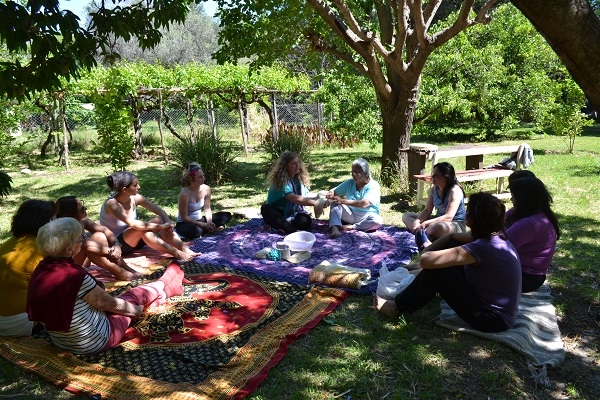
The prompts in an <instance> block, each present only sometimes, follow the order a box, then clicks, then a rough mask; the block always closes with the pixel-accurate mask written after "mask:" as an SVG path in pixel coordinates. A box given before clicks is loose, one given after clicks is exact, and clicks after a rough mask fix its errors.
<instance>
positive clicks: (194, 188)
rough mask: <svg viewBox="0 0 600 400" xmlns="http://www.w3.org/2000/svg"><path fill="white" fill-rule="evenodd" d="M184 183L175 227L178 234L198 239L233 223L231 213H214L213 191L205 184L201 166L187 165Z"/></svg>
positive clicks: (180, 193)
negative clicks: (211, 205) (211, 198)
mask: <svg viewBox="0 0 600 400" xmlns="http://www.w3.org/2000/svg"><path fill="white" fill-rule="evenodd" d="M183 182H184V187H183V189H181V192H179V200H178V206H179V215H178V216H177V225H175V230H176V231H177V233H179V234H180V235H181V236H183V237H185V238H186V239H196V238H199V237H201V236H203V235H204V234H206V233H211V232H215V231H218V230H220V229H223V225H225V224H226V223H228V222H229V221H231V213H230V212H227V211H220V212H216V213H213V212H212V209H211V207H210V197H211V189H210V186H208V185H207V184H205V183H204V172H203V171H202V167H201V166H200V164H198V163H190V164H188V165H186V167H185V170H184V171H183ZM202 210H204V216H202Z"/></svg>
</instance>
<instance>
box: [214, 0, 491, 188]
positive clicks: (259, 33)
mask: <svg viewBox="0 0 600 400" xmlns="http://www.w3.org/2000/svg"><path fill="white" fill-rule="evenodd" d="M218 3H219V6H220V9H219V12H218V14H217V15H218V16H219V18H220V20H221V28H222V31H221V35H220V44H221V46H222V47H221V49H220V50H219V51H217V53H216V57H217V60H218V61H219V62H225V61H236V60H237V58H239V57H247V58H250V59H252V60H253V63H254V64H256V65H260V64H262V63H269V62H272V61H274V60H276V59H280V58H281V57H283V56H284V55H286V54H289V53H290V50H291V49H292V48H294V47H296V46H298V45H303V46H305V47H306V48H309V49H311V50H313V51H315V52H320V53H324V54H327V55H328V56H330V57H332V58H333V59H335V60H339V61H341V62H343V63H346V64H348V65H350V66H352V67H353V68H354V69H356V70H357V71H359V72H360V73H361V74H363V75H364V76H365V77H366V78H367V79H368V80H369V81H370V82H371V85H372V87H373V89H374V91H375V95H376V99H377V103H378V105H379V107H380V111H381V119H382V142H383V154H382V172H383V174H382V180H383V181H384V183H391V181H392V180H393V179H394V176H399V177H406V171H404V168H405V166H406V153H403V152H402V150H403V149H406V148H407V147H408V145H409V143H410V133H411V131H412V126H413V118H414V112H415V108H416V104H417V99H418V94H419V89H420V84H421V73H422V71H423V68H424V66H425V64H426V62H427V60H428V58H429V56H430V55H431V54H432V53H433V52H434V51H435V50H436V49H438V48H439V47H441V46H443V45H444V44H446V43H447V42H448V41H450V40H451V39H452V38H453V37H455V36H456V35H457V34H459V33H460V32H461V31H463V30H464V29H467V28H469V27H472V26H475V25H478V24H486V23H488V22H489V17H488V11H489V10H490V9H491V8H492V7H493V6H494V5H495V4H496V3H497V0H487V1H482V2H477V4H476V2H475V0H463V1H462V2H461V3H460V5H459V11H458V12H457V13H455V14H453V15H452V17H450V18H451V20H450V21H449V23H448V24H447V25H446V26H440V25H435V24H434V22H435V21H436V20H437V19H438V18H439V17H438V16H437V13H438V11H440V5H441V4H442V0H435V1H429V2H427V3H423V2H421V1H410V0H397V1H383V0H374V1H369V0H366V1H357V2H356V1H344V0H333V1H327V2H326V1H323V0H307V1H306V2H305V1H299V0H273V1H270V2H256V1H252V0H238V1H235V2H230V1H227V0H218Z"/></svg>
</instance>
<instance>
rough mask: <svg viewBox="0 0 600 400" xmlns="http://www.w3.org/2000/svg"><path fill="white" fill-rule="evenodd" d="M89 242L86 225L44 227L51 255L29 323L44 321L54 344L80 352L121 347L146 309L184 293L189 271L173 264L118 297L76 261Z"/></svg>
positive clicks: (32, 290) (41, 243)
mask: <svg viewBox="0 0 600 400" xmlns="http://www.w3.org/2000/svg"><path fill="white" fill-rule="evenodd" d="M84 240H85V238H84V237H83V228H82V226H81V223H80V222H79V221H77V220H76V219H73V218H58V219H56V220H54V221H52V222H50V223H48V224H46V225H44V226H43V227H42V228H40V231H39V233H38V237H37V244H38V247H39V249H40V251H41V252H42V254H44V256H45V257H44V259H43V260H42V261H41V262H40V263H39V265H38V266H37V268H36V269H35V271H34V273H33V275H32V276H31V281H30V284H29V293H28V296H27V314H28V316H29V319H31V320H32V321H37V322H42V323H44V325H45V327H46V331H47V332H48V334H49V335H50V338H51V340H52V343H53V344H54V345H55V346H57V347H60V348H62V349H65V350H68V351H71V352H73V353H75V354H93V353H97V352H99V351H102V350H107V349H110V348H112V347H115V346H116V345H117V344H119V342H120V341H121V339H122V338H123V336H124V335H125V332H126V331H127V328H128V327H129V324H130V323H131V321H132V320H135V319H138V318H139V317H140V316H141V315H142V313H143V311H144V309H145V308H147V307H153V306H158V305H161V304H164V303H165V302H166V300H167V298H169V297H171V296H177V295H180V294H182V293H183V286H182V281H183V271H182V270H181V268H180V267H179V265H177V264H175V263H172V264H171V265H169V266H168V267H167V269H166V271H165V273H164V274H163V276H162V277H161V278H160V279H159V280H157V281H155V282H152V283H147V284H144V285H142V286H137V287H135V288H133V289H131V290H129V291H127V292H125V293H123V294H122V295H121V296H119V297H112V296H111V295H109V294H108V293H106V292H105V291H104V286H103V285H102V283H100V282H97V281H96V280H95V279H94V278H93V277H92V276H91V275H90V274H89V273H88V272H87V271H86V270H85V269H83V268H82V267H81V266H79V265H77V264H75V262H74V261H73V257H75V256H76V255H77V253H78V252H79V251H80V250H81V244H82V243H83V241H84Z"/></svg>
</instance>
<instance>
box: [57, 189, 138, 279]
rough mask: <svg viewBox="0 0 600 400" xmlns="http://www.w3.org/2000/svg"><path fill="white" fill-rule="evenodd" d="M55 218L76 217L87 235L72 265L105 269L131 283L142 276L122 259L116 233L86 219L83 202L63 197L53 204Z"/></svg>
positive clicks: (73, 197)
mask: <svg viewBox="0 0 600 400" xmlns="http://www.w3.org/2000/svg"><path fill="white" fill-rule="evenodd" d="M56 206H57V209H58V212H57V213H56V217H57V218H64V217H70V218H75V219H76V220H78V221H79V222H80V223H81V226H82V227H83V229H84V231H87V232H89V233H87V234H86V240H85V242H83V243H82V245H81V251H80V252H79V253H78V254H77V255H76V256H74V257H73V260H74V261H75V264H77V265H82V266H83V265H86V263H87V262H93V263H94V264H95V265H97V266H99V267H100V268H102V269H105V270H107V271H108V272H110V273H111V274H113V275H114V276H115V278H117V279H120V280H123V281H130V280H133V279H136V278H140V277H142V276H144V274H142V273H140V272H137V271H136V270H134V269H133V268H131V267H130V266H129V265H127V263H126V262H125V260H123V258H122V257H121V246H120V245H119V243H118V242H117V237H116V236H115V234H114V233H113V232H112V231H111V230H110V229H108V228H107V227H105V226H102V225H100V224H97V223H96V222H94V221H92V220H91V219H89V218H88V216H87V208H86V206H85V205H84V204H83V200H80V199H78V198H77V197H75V196H63V197H61V198H60V199H58V200H57V201H56Z"/></svg>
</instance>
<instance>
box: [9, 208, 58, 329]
mask: <svg viewBox="0 0 600 400" xmlns="http://www.w3.org/2000/svg"><path fill="white" fill-rule="evenodd" d="M55 214H56V205H55V204H54V202H52V201H46V200H27V201H25V202H24V203H23V204H21V205H20V206H19V209H18V210H17V212H16V213H15V215H14V216H13V218H12V223H11V227H10V232H11V233H12V237H10V238H9V239H8V240H7V241H6V242H4V244H2V246H0V336H29V335H31V332H32V329H33V326H34V324H33V322H32V321H30V320H29V318H27V313H26V312H25V311H26V309H25V306H26V304H27V290H28V289H29V279H30V278H31V274H32V273H33V271H34V270H35V268H36V267H37V265H38V264H39V262H40V261H41V260H42V259H43V258H44V256H43V255H42V253H40V251H39V249H38V246H37V243H36V241H35V238H36V236H37V234H38V230H39V229H40V228H41V227H42V226H43V225H44V224H47V223H48V222H49V221H50V220H52V219H54V218H56V217H55Z"/></svg>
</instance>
